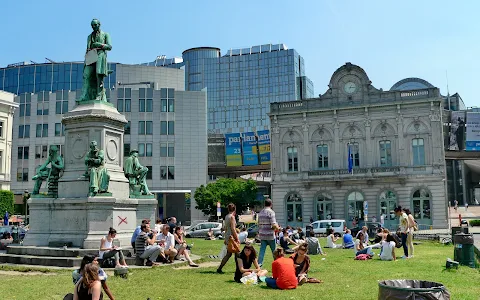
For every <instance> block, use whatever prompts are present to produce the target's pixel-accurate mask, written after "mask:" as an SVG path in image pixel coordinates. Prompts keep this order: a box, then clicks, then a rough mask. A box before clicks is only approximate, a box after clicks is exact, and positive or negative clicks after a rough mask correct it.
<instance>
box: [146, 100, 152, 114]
mask: <svg viewBox="0 0 480 300" xmlns="http://www.w3.org/2000/svg"><path fill="white" fill-rule="evenodd" d="M146 111H147V112H153V99H147V107H146Z"/></svg>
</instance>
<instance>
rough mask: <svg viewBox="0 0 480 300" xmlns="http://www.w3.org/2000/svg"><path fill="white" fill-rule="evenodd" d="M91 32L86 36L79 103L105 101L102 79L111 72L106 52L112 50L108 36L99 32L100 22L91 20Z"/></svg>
mask: <svg viewBox="0 0 480 300" xmlns="http://www.w3.org/2000/svg"><path fill="white" fill-rule="evenodd" d="M91 25H92V29H93V32H92V33H91V34H90V35H89V36H88V40H87V51H86V54H85V64H84V66H83V90H82V97H81V98H80V101H89V100H100V101H105V102H106V101H107V96H106V94H105V88H104V84H103V81H104V78H105V77H107V76H108V75H109V74H110V73H111V72H112V71H109V70H108V66H107V51H110V50H112V42H111V40H110V35H109V34H108V33H106V32H103V31H101V30H100V21H99V20H97V19H93V20H92V23H91Z"/></svg>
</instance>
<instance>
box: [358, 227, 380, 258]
mask: <svg viewBox="0 0 480 300" xmlns="http://www.w3.org/2000/svg"><path fill="white" fill-rule="evenodd" d="M363 239H364V234H363V232H361V231H360V232H359V233H358V235H357V239H356V240H355V247H354V249H355V256H357V255H359V254H368V255H375V253H373V251H372V247H368V246H367V245H366V244H364V243H363V242H362V241H363Z"/></svg>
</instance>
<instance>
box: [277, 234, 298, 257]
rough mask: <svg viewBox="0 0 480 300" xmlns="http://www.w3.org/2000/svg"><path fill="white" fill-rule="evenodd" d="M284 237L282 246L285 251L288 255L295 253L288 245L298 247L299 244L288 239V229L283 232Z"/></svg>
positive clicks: (281, 240)
mask: <svg viewBox="0 0 480 300" xmlns="http://www.w3.org/2000/svg"><path fill="white" fill-rule="evenodd" d="M282 233H283V236H282V237H281V238H280V246H281V247H282V248H283V250H285V252H286V253H293V250H292V249H290V247H288V245H295V246H298V245H297V243H295V242H294V241H292V239H291V238H289V237H288V229H287V228H283V230H282Z"/></svg>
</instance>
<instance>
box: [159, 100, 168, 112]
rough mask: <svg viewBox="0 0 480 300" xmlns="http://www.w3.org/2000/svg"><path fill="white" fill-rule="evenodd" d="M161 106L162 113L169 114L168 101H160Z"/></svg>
mask: <svg viewBox="0 0 480 300" xmlns="http://www.w3.org/2000/svg"><path fill="white" fill-rule="evenodd" d="M160 102H161V105H162V112H167V103H168V102H167V99H162V100H160Z"/></svg>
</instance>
